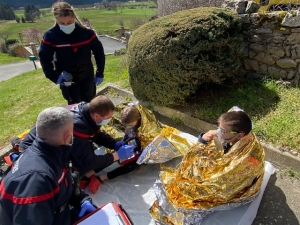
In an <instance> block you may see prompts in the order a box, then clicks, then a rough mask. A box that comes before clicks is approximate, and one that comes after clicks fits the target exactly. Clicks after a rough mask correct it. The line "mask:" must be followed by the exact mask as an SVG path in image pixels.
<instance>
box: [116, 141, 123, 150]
mask: <svg viewBox="0 0 300 225" xmlns="http://www.w3.org/2000/svg"><path fill="white" fill-rule="evenodd" d="M124 145H125V142H124V141H117V142H116V144H115V147H114V149H115V150H116V151H117V150H118V149H119V148H121V147H122V146H124Z"/></svg>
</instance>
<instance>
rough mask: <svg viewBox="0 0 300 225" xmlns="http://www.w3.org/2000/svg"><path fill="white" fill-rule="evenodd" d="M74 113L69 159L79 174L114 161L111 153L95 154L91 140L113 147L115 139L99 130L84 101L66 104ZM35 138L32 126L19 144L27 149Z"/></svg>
mask: <svg viewBox="0 0 300 225" xmlns="http://www.w3.org/2000/svg"><path fill="white" fill-rule="evenodd" d="M67 107H68V109H69V110H70V111H71V112H73V113H74V120H73V123H74V130H73V132H74V141H73V145H72V149H71V154H70V157H69V158H70V160H71V161H72V162H73V166H74V168H75V169H76V170H78V171H79V172H80V174H81V175H84V174H85V173H87V172H89V171H91V170H94V169H98V168H105V167H107V166H109V165H110V164H112V163H113V162H114V157H113V155H112V154H105V155H95V153H94V150H95V147H94V145H93V142H95V143H96V144H98V145H100V146H104V147H106V148H110V149H114V146H115V143H116V141H115V140H114V139H113V138H112V137H110V136H109V135H107V134H105V133H103V132H99V131H100V130H99V126H97V125H96V123H95V122H94V121H93V120H92V118H91V115H90V112H89V110H88V107H87V103H86V102H81V103H79V104H74V105H70V106H67ZM35 138H36V129H35V127H34V128H32V129H31V130H30V132H29V134H27V135H26V137H25V138H24V140H23V141H22V142H21V144H20V146H21V147H22V148H23V149H27V148H28V147H29V146H31V145H32V143H33V141H34V140H35Z"/></svg>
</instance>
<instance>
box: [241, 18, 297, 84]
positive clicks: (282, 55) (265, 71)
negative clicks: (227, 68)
mask: <svg viewBox="0 0 300 225" xmlns="http://www.w3.org/2000/svg"><path fill="white" fill-rule="evenodd" d="M240 16H241V18H242V21H243V26H244V27H246V28H245V31H244V32H243V37H244V42H243V51H242V58H241V60H242V68H241V73H242V74H243V75H247V76H249V77H253V76H254V77H265V76H270V77H273V78H275V79H280V80H283V81H285V82H286V83H287V84H292V85H299V83H300V17H299V15H297V14H296V15H292V14H290V13H285V12H281V13H276V12H275V13H269V14H257V13H254V14H251V15H247V14H243V15H240Z"/></svg>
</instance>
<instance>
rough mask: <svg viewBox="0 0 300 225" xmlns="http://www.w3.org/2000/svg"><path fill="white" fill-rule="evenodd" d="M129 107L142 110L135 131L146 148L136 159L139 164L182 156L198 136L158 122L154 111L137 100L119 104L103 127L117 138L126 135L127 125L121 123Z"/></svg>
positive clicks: (161, 161) (159, 161) (142, 145)
mask: <svg viewBox="0 0 300 225" xmlns="http://www.w3.org/2000/svg"><path fill="white" fill-rule="evenodd" d="M128 107H135V108H136V109H138V111H139V114H140V115H139V121H138V122H137V124H136V125H135V127H134V131H135V133H136V134H135V135H136V136H138V137H139V140H140V142H141V147H142V149H145V150H144V151H143V152H142V153H141V154H142V155H141V156H140V158H139V159H138V160H137V163H138V164H152V163H163V162H166V161H169V160H171V159H173V158H175V157H178V156H183V155H184V154H185V153H186V152H187V151H188V149H190V148H191V147H192V146H193V145H194V144H195V143H197V138H195V137H194V136H192V135H189V134H187V133H183V132H180V131H179V130H177V129H176V128H174V127H170V126H166V125H164V124H162V123H161V122H159V121H158V120H157V118H156V117H155V115H154V114H153V112H151V111H150V110H149V109H147V108H145V107H143V106H142V105H141V104H139V103H138V102H131V103H122V104H119V105H117V106H116V108H115V113H114V115H113V118H112V120H111V122H110V123H109V124H108V125H105V126H103V127H102V129H103V131H104V132H106V133H108V134H109V135H110V136H112V137H113V138H115V139H117V140H118V139H122V138H123V137H124V125H123V124H122V118H121V112H122V110H123V109H124V108H128ZM125 130H126V127H125ZM107 151H108V149H107Z"/></svg>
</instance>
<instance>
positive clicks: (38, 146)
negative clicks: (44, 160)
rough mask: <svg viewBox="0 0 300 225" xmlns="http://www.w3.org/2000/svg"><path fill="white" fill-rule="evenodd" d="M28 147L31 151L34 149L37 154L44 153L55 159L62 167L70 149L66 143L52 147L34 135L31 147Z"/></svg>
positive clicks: (66, 160)
mask: <svg viewBox="0 0 300 225" xmlns="http://www.w3.org/2000/svg"><path fill="white" fill-rule="evenodd" d="M30 148H31V149H32V151H35V152H37V153H38V154H42V155H46V156H48V157H49V158H51V159H57V160H58V161H59V162H60V164H61V166H63V167H64V166H65V164H66V163H67V162H68V157H69V154H70V151H71V147H70V146H68V145H61V146H58V147H54V146H51V145H49V144H47V143H46V142H44V141H43V140H42V139H40V138H38V137H36V139H35V141H34V142H33V144H32V147H30Z"/></svg>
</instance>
